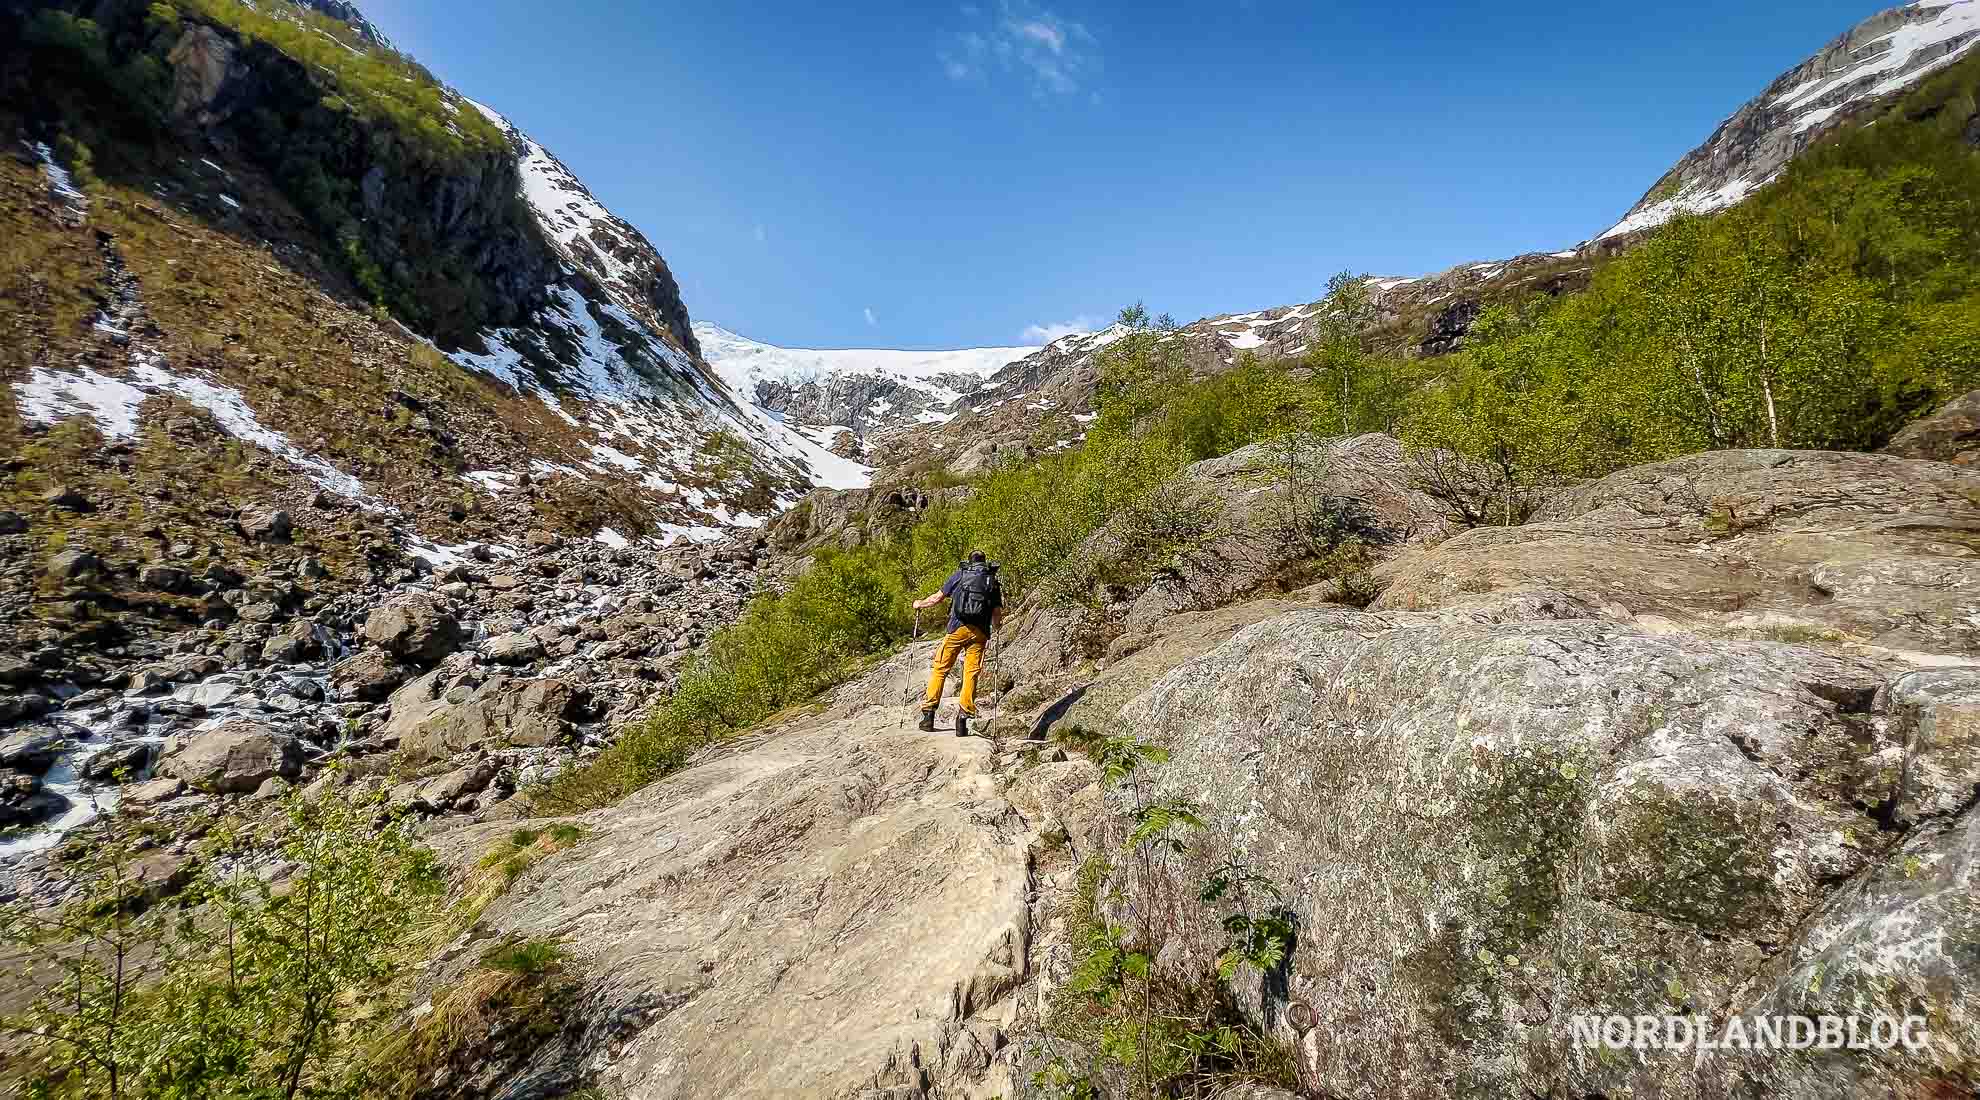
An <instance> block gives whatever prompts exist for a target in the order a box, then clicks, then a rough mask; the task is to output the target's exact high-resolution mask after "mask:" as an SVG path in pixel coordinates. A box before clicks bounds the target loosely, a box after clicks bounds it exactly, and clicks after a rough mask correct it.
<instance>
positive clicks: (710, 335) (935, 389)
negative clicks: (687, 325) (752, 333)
mask: <svg viewBox="0 0 1980 1100" xmlns="http://www.w3.org/2000/svg"><path fill="white" fill-rule="evenodd" d="M694 335H695V337H696V339H697V340H698V341H699V343H700V345H701V350H702V354H703V355H705V356H706V357H707V360H708V364H709V366H711V367H713V368H714V369H715V373H716V374H718V375H719V376H721V378H722V381H723V382H724V383H725V384H726V385H727V386H728V387H729V390H730V392H731V393H734V394H735V395H736V396H738V397H739V398H741V399H742V400H745V401H750V402H754V403H755V404H756V405H757V406H759V407H760V408H762V409H764V410H766V411H768V412H771V413H773V414H775V415H776V416H777V417H779V418H780V419H781V420H782V421H783V422H784V423H786V424H788V425H791V426H792V427H795V428H798V429H800V430H801V431H802V432H803V434H805V435H806V436H808V437H810V438H811V439H813V440H814V441H817V442H820V443H823V444H825V445H826V446H829V447H832V448H834V450H836V451H839V452H841V453H850V454H853V455H861V454H864V453H865V450H866V440H867V438H868V437H869V436H871V435H873V434H875V433H878V432H883V431H887V430H890V429H895V428H901V427H906V426H908V425H913V424H942V423H946V422H947V421H949V420H951V419H954V418H955V416H956V415H957V414H956V412H955V411H954V409H955V406H956V403H957V402H958V401H960V400H962V398H963V395H964V394H967V393H969V392H971V391H973V390H975V389H976V388H977V387H978V386H979V385H980V384H981V383H982V382H983V380H984V379H985V378H988V377H990V376H991V375H993V374H995V373H996V372H997V371H998V370H999V369H1001V368H1002V367H1003V366H1004V365H1005V364H1007V363H1012V362H1015V361H1016V360H1019V359H1022V358H1024V357H1025V356H1027V355H1030V354H1032V353H1033V352H1036V351H1038V350H1039V349H1038V348H1035V347H1013V348H966V349H963V350H959V351H925V352H924V351H885V350H877V349H876V350H863V349H831V350H813V349H807V348H780V347H777V346H775V345H772V344H764V343H759V342H758V341H755V340H751V339H749V338H748V337H746V336H739V335H737V334H735V333H733V332H730V331H729V330H727V329H725V328H723V327H721V326H720V325H716V324H712V323H710V322H706V321H699V322H696V323H695V325H694Z"/></svg>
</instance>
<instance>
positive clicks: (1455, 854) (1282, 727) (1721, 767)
mask: <svg viewBox="0 0 1980 1100" xmlns="http://www.w3.org/2000/svg"><path fill="white" fill-rule="evenodd" d="M1893 672H1894V669H1893V668H1892V667H1890V666H1888V665H1887V664H1885V663H1883V662H1879V661H1872V660H1867V659H1860V658H1844V657H1839V656H1836V655H1832V654H1828V653H1824V652H1820V651H1817V650H1811V649H1806V648H1802V647H1797V646H1788V645H1779V644H1772V643H1750V642H1749V643H1734V642H1705V641H1701V640H1698V639H1695V638H1682V639H1679V638H1672V637H1668V636H1656V635H1652V634H1649V633H1647V632H1644V631H1641V630H1637V629H1633V628H1630V627H1624V626H1617V625H1614V624H1608V623H1602V622H1594V621H1586V620H1583V621H1573V622H1528V623H1519V624H1495V623H1473V622H1466V621H1464V617H1463V615H1462V614H1460V613H1452V614H1450V615H1446V616H1444V617H1442V618H1439V617H1433V616H1426V615H1412V614H1390V615H1368V614H1356V613H1352V612H1346V611H1313V612H1296V613H1293V614H1289V615H1286V616H1283V617H1280V618H1277V619H1272V620H1269V621H1267V622H1264V623H1261V624H1259V625H1257V626H1254V627H1252V628H1249V629H1247V630H1245V631H1244V632H1242V633H1240V634H1239V635H1237V636H1236V637H1235V638H1234V639H1232V640H1231V641H1230V642H1228V643H1226V644H1224V645H1223V646H1220V647H1219V648H1218V649H1216V650H1214V651H1212V652H1211V653H1209V654H1208V655H1206V656H1204V657H1202V658H1200V659H1198V660H1196V661H1194V662H1192V663H1190V664H1188V665H1185V666H1183V667H1182V668H1180V669H1178V670H1176V671H1175V672H1173V673H1171V674H1170V675H1168V676H1166V677H1165V678H1163V679H1162V680H1161V681H1160V682H1159V683H1158V684H1156V685H1155V687H1154V688H1152V689H1151V690H1150V691H1149V692H1147V693H1146V694H1144V695H1142V696H1141V697H1139V698H1138V699H1136V700H1135V701H1134V702H1132V703H1130V704H1129V705H1128V706H1127V707H1125V708H1124V709H1123V710H1122V711H1121V713H1120V716H1119V718H1120V723H1121V727H1122V728H1124V729H1127V730H1131V731H1133V732H1134V733H1135V734H1136V735H1137V736H1139V737H1141V738H1143V739H1145V740H1148V741H1151V742H1154V743H1157V744H1161V745H1163V746H1165V747H1167V748H1168V749H1169V750H1170V751H1171V752H1172V754H1173V755H1172V759H1171V763H1170V764H1169V765H1168V766H1167V767H1164V768H1162V769H1160V770H1159V772H1158V773H1157V774H1158V775H1159V778H1158V779H1157V780H1156V786H1155V789H1154V791H1153V793H1152V795H1151V797H1153V798H1158V799H1159V798H1162V797H1165V796H1181V797H1186V798H1188V799H1191V800H1193V801H1194V802H1195V803H1196V804H1197V805H1199V806H1201V807H1203V808H1204V809H1205V810H1206V811H1207V813H1208V814H1209V822H1210V824H1209V831H1208V835H1207V837H1206V838H1205V840H1206V843H1203V844H1201V845H1197V846H1194V847H1192V848H1191V849H1190V852H1191V854H1186V855H1180V856H1175V857H1171V858H1167V859H1162V860H1158V861H1157V865H1156V868H1155V870H1154V871H1153V873H1152V874H1151V875H1150V876H1149V877H1148V878H1146V879H1137V878H1134V877H1133V876H1129V877H1126V878H1123V879H1122V880H1121V881H1122V882H1123V883H1124V884H1125V885H1126V886H1127V888H1128V889H1129V890H1130V894H1131V897H1132V898H1133V899H1135V900H1136V901H1139V902H1143V903H1146V902H1148V901H1150V900H1151V897H1153V896H1157V895H1163V894H1168V895H1180V894H1184V893H1187V894H1190V895H1193V894H1194V893H1196V891H1197V889H1198V888H1199V886H1200V884H1201V881H1202V880H1203V879H1204V877H1205V876H1207V874H1208V873H1209V872H1210V871H1211V870H1212V866H1211V864H1210V863H1208V862H1205V858H1207V857H1199V856H1198V855H1196V854H1194V853H1198V852H1204V853H1216V854H1217V855H1216V858H1222V856H1223V855H1224V854H1227V853H1228V854H1230V855H1232V856H1234V857H1235V858H1237V859H1238V860H1239V861H1241V862H1242V863H1244V864H1245V865H1246V866H1247V867H1248V868H1249V869H1250V870H1252V871H1253V872H1255V873H1257V874H1260V875H1262V876H1264V877H1265V878H1266V879H1269V880H1270V881H1272V882H1275V883H1277V884H1278V885H1279V887H1280V888H1281V889H1283V890H1284V892H1285V904H1286V905H1287V906H1288V908H1289V909H1290V910H1291V911H1292V913H1293V914H1294V915H1295V916H1296V918H1297V927H1298V929H1299V934H1298V939H1297V948H1296V951H1295V952H1294V954H1293V957H1292V959H1291V962H1290V965H1289V967H1288V968H1287V969H1286V971H1285V972H1284V973H1282V974H1277V975H1273V976H1271V977H1270V980H1268V981H1263V982H1261V980H1260V977H1259V976H1258V975H1257V974H1256V973H1255V972H1254V973H1252V974H1251V975H1250V976H1248V977H1247V978H1245V979H1244V980H1243V981H1242V983H1241V985H1240V989H1241V993H1242V995H1243V996H1244V997H1246V998H1247V999H1248V1003H1250V1004H1251V1005H1252V1007H1253V1010H1254V1011H1256V1012H1257V1013H1258V1014H1259V1018H1260V1019H1262V1020H1263V1021H1265V1022H1266V1023H1267V1024H1268V1025H1269V1026H1271V1027H1272V1028H1273V1029H1274V1030H1275V1032H1277V1033H1278V1034H1279V1035H1280V1036H1281V1037H1282V1038H1284V1039H1286V1040H1287V1041H1289V1042H1291V1043H1293V1044H1294V1045H1295V1048H1296V1049H1297V1051H1298V1053H1299V1058H1300V1061H1301V1071H1302V1080H1303V1081H1304V1082H1305V1083H1306V1084H1307V1085H1308V1086H1309V1087H1310V1088H1312V1089H1314V1090H1315V1091H1316V1092H1318V1093H1322V1094H1328V1095H1352V1094H1355V1093H1357V1092H1364V1091H1367V1090H1369V1089H1373V1090H1375V1091H1377V1092H1380V1093H1383V1094H1395V1095H1426V1096H1428V1095H1436V1096H1444V1095H1468V1094H1479V1095H1513V1094H1520V1095H1618V1094H1623V1093H1626V1092H1628V1093H1633V1094H1635V1095H1658V1096H1673V1097H1676V1096H1684V1097H1690V1096H1708V1095H1732V1092H1731V1091H1726V1092H1723V1093H1722V1092H1721V1091H1720V1090H1731V1089H1733V1088H1734V1083H1735V1082H1736V1081H1737V1080H1738V1079H1739V1077H1740V1075H1741V1074H1753V1073H1762V1074H1764V1075H1766V1078H1767V1079H1768V1080H1772V1081H1777V1082H1780V1083H1782V1084H1786V1083H1788V1082H1790V1081H1800V1082H1802V1083H1803V1085H1804V1087H1805V1088H1806V1091H1790V1092H1782V1093H1778V1095H1794V1096H1838V1097H1840V1096H1845V1095H1871V1094H1876V1095H1894V1094H1896V1093H1894V1092H1890V1091H1887V1090H1892V1089H1896V1090H1898V1091H1902V1090H1903V1089H1905V1088H1909V1087H1923V1086H1924V1085H1925V1084H1926V1083H1927V1082H1930V1081H1932V1080H1935V1079H1938V1077H1939V1075H1941V1074H1951V1073H1957V1072H1959V1056H1958V1055H1957V1054H1956V1053H1954V1052H1956V1051H1957V1050H1958V1049H1967V1050H1970V1049H1972V1047H1973V1044H1974V1043H1975V1042H1976V1040H1980V1016H1976V1014H1975V1003H1974V998H1975V993H1974V991H1975V990H1980V960H1977V959H1976V958H1975V957H1974V956H1973V955H1972V953H1971V952H1967V951H1964V950H1962V949H1959V948H1955V947H1954V946H1952V945H1953V944H1955V943H1958V942H1960V941H1962V940H1964V939H1967V938H1968V937H1970V935H1971V932H1972V930H1973V929H1974V928H1975V927H1976V923H1975V922H1976V921H1980V900H1976V896H1975V895H1973V894H1972V893H1971V892H1970V891H1971V882H1972V878H1973V874H1974V872H1973V865H1974V860H1975V857H1976V855H1980V849H1976V848H1975V847H1974V843H1975V840H1976V839H1980V832H1976V831H1975V830H1976V818H1975V814H1974V810H1973V806H1972V794H1973V790H1974V783H1975V781H1976V779H1980V775H1976V773H1975V772H1974V771H1973V770H1972V764H1973V757H1972V735H1971V733H1970V731H1969V730H1968V729H1966V728H1965V727H1964V726H1963V725H1962V724H1961V722H1960V721H1958V720H1952V721H1948V722H1947V723H1946V724H1945V727H1944V728H1945V729H1946V730H1947V733H1946V735H1945V736H1942V737H1941V736H1930V735H1931V734H1933V733H1935V732H1936V731H1937V730H1939V729H1940V728H1941V727H1939V726H1938V725H1937V724H1935V723H1931V724H1928V723H1914V725H1913V726H1912V727H1911V728H1912V729H1913V730H1915V731H1920V732H1921V733H1924V734H1926V736H1902V735H1899V734H1897V733H1895V732H1894V731H1893V729H1892V728H1891V725H1890V724H1889V722H1888V717H1889V715H1890V714H1891V706H1892V704H1891V702H1890V700H1892V699H1893V698H1914V697H1920V696H1921V690H1920V689H1919V688H1917V687H1913V688H1910V689H1903V690H1899V691H1897V692H1893V691H1892V690H1891V683H1892V680H1893V678H1894V676H1893ZM1962 677H1963V679H1962V682H1961V685H1960V693H1959V694H1958V698H1957V701H1956V702H1955V703H1954V704H1953V705H1955V706H1958V707H1962V708H1964V707H1970V705H1971V704H1970V703H1967V702H1966V701H1965V700H1966V698H1967V696H1966V695H1965V694H1964V692H1966V691H1970V690H1971V688H1972V686H1973V685H1974V684H1976V683H1980V671H1975V672H1967V673H1964V674H1962ZM1923 698H1924V700H1925V701H1924V702H1923V706H1924V707H1925V708H1926V709H1927V710H1930V709H1931V708H1932V707H1933V706H1935V705H1936V704H1935V703H1934V702H1933V701H1931V699H1932V697H1931V695H1930V694H1929V693H1924V694H1923ZM1907 705H1914V704H1907ZM1965 713H1966V712H1965V711H1962V712H1961V714H1962V716H1963V715H1964V714H1965ZM1932 760H1938V761H1942V762H1943V763H1944V764H1945V765H1946V766H1945V767H1943V768H1941V767H1936V766H1934V767H1924V766H1921V765H1922V764H1923V763H1924V762H1926V761H1932ZM1948 779H1950V782H1948ZM1947 797H1950V801H1944V800H1942V799H1945V798H1947ZM1962 797H1963V801H1962V800H1961V799H1962ZM1913 802H1916V803H1918V804H1919V806H1920V812H1919V814H1918V820H1920V821H1922V822H1930V823H1931V824H1930V825H1929V826H1921V827H1920V828H1918V829H1916V830H1914V832H1913V833H1912V834H1910V835H1908V836H1907V835H1905V834H1901V833H1899V832H1895V831H1893V829H1892V827H1891V826H1892V822H1891V820H1890V810H1889V807H1890V806H1891V805H1893V804H1906V803H1913ZM1927 807H1929V809H1927ZM1907 869H1908V870H1907ZM1865 876H1867V877H1865ZM1846 883H1856V884H1857V885H1854V886H1850V887H1847V888H1845V887H1844V885H1843V884H1846ZM1177 911H1178V912H1180V913H1182V914H1183V916H1182V917H1181V919H1182V921H1183V922H1184V926H1185V927H1184V930H1183V931H1182V933H1181V934H1180V936H1179V937H1178V938H1177V939H1176V941H1175V943H1176V944H1177V945H1178V946H1175V947H1172V948H1170V950H1171V951H1173V952H1174V954H1173V955H1172V956H1169V957H1168V958H1167V961H1169V962H1170V963H1171V964H1173V965H1188V964H1195V965H1203V964H1205V963H1207V962H1208V960H1209V959H1213V958H1214V956H1215V954H1216V953H1217V952H1218V951H1219V950H1221V944H1222V942H1223V939H1222V937H1223V932H1222V930H1221V928H1220V927H1218V924H1217V921H1218V919H1219V917H1220V914H1219V913H1217V912H1214V911H1203V912H1200V913H1199V912H1198V910H1195V909H1192V908H1190V907H1186V906H1185V907H1178V908H1177ZM1898 912H1902V913H1903V914H1904V916H1903V917H1902V918H1901V919H1891V916H1892V914H1894V913H1898ZM1811 921H1813V922H1815V923H1814V925H1813V927H1812V929H1811V923H1810V922H1811ZM1783 945H1785V952H1784V953H1783ZM1206 953H1207V955H1206ZM1784 962H1785V963H1787V964H1789V965H1787V966H1786V967H1784V966H1783V963H1784ZM1822 962H1825V963H1826V964H1827V967H1826V969H1825V970H1824V971H1823V972H1822V974H1821V975H1820V976H1819V977H1812V978H1811V977H1810V975H1813V974H1814V969H1815V967H1816V966H1817V965H1819V964H1820V963H1822ZM1784 1005H1791V1006H1793V1007H1791V1008H1782V1006H1784ZM1763 1010H1781V1011H1796V1012H1809V1013H1826V1014H1848V1013H1850V1012H1866V1013H1867V1012H1872V1011H1880V1012H1885V1013H1891V1014H1895V1015H1898V1016H1903V1015H1905V1014H1907V1013H1909V1012H1923V1013H1925V1014H1927V1015H1929V1017H1930V1018H1931V1019H1932V1020H1933V1021H1935V1022H1937V1026H1938V1027H1939V1028H1940V1029H1941V1030H1942V1031H1943V1032H1944V1033H1945V1034H1946V1037H1947V1038H1948V1040H1949V1041H1950V1043H1951V1044H1953V1045H1950V1046H1948V1047H1945V1048H1942V1052H1941V1053H1940V1054H1938V1055H1919V1056H1913V1055H1907V1056H1903V1057H1898V1058H1887V1057H1884V1056H1875V1057H1873V1056H1869V1055H1851V1056H1846V1057H1843V1056H1837V1057H1820V1058H1818V1057H1816V1056H1814V1055H1812V1054H1807V1055H1789V1054H1783V1055H1780V1056H1778V1057H1775V1058H1773V1059H1771V1060H1768V1061H1766V1062H1765V1063H1764V1064H1763V1063H1760V1062H1759V1061H1758V1060H1756V1061H1755V1062H1753V1063H1747V1062H1744V1061H1741V1060H1737V1059H1720V1060H1716V1061H1707V1062H1706V1063H1705V1067H1704V1069H1703V1071H1702V1072H1700V1073H1698V1074H1697V1075H1694V1072H1693V1066H1692V1061H1691V1057H1690V1055H1689V1054H1685V1055H1677V1054H1671V1055H1670V1056H1668V1057H1657V1056H1654V1055H1653V1056H1651V1057H1649V1058H1648V1059H1646V1060H1645V1061H1644V1062H1643V1063H1642V1064H1638V1063H1636V1062H1635V1061H1634V1060H1633V1059H1624V1060H1616V1061H1613V1062H1611V1061H1606V1060H1603V1059H1597V1058H1593V1057H1591V1056H1590V1055H1589V1052H1586V1051H1583V1052H1580V1053H1579V1054H1577V1052H1576V1051H1575V1050H1574V1048H1573V1047H1572V1045H1571V1042H1570V1033H1569V1020H1570V1018H1571V1017H1572V1016H1573V1015H1575V1014H1578V1013H1591V1014H1610V1013H1622V1014H1628V1015H1634V1014H1637V1013H1656V1014H1659V1015H1663V1014H1678V1013H1691V1012H1701V1013H1705V1014H1709V1015H1713V1016H1714V1017H1715V1018H1723V1016H1724V1015H1725V1014H1742V1013H1752V1012H1758V1011H1763ZM1851 1080H1859V1081H1861V1082H1863V1083H1865V1084H1866V1085H1868V1086H1874V1087H1872V1088H1871V1090H1870V1091H1858V1090H1857V1089H1856V1088H1851V1087H1847V1086H1846V1085H1845V1084H1844V1082H1848V1081H1851ZM1817 1081H1821V1082H1823V1083H1822V1084H1821V1085H1820V1086H1819V1087H1817V1086H1815V1085H1814V1084H1813V1083H1814V1082H1817ZM1432 1083H1436V1084H1432ZM1760 1094H1765V1095H1777V1093H1772V1092H1764V1091H1763V1092H1762V1093H1760ZM1907 1094H1909V1093H1907Z"/></svg>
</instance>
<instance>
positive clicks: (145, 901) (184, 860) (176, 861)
mask: <svg viewBox="0 0 1980 1100" xmlns="http://www.w3.org/2000/svg"><path fill="white" fill-rule="evenodd" d="M198 867H199V864H198V861H197V860H196V859H195V858H194V857H193V856H192V854H191V853H189V852H168V851H152V852H146V853H144V854H142V855H140V856H138V857H137V858H135V859H133V860H131V861H130V862H129V863H128V864H126V865H125V866H124V869H123V870H124V875H125V877H126V878H127V879H129V881H130V884H131V885H130V887H129V888H128V889H130V890H134V891H135V894H134V895H133V896H131V897H130V901H131V905H132V906H133V907H134V908H138V909H142V908H144V907H146V906H148V905H152V904H154V903H156V902H160V901H163V900H164V899H166V898H169V897H171V896H172V895H174V894H177V893H178V892H179V891H181V890H184V889H185V888H186V887H187V886H190V885H191V884H192V881H193V876H194V874H195V872H196V871H197V870H198Z"/></svg>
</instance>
